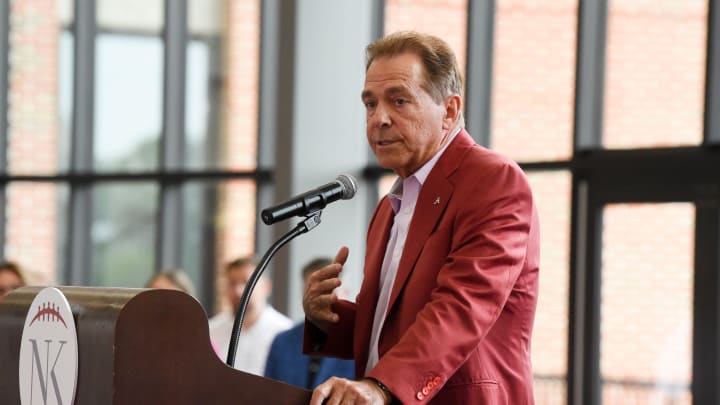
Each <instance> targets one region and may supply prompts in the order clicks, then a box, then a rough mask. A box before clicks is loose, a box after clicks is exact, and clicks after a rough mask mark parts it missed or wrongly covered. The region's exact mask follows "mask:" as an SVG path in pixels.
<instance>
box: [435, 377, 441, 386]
mask: <svg viewBox="0 0 720 405" xmlns="http://www.w3.org/2000/svg"><path fill="white" fill-rule="evenodd" d="M441 382H442V379H441V378H440V377H435V378H433V384H435V385H440V383H441Z"/></svg>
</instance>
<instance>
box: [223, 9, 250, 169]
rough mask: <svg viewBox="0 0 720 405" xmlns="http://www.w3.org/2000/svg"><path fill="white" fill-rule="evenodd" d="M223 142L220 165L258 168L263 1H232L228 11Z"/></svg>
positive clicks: (224, 50)
mask: <svg viewBox="0 0 720 405" xmlns="http://www.w3.org/2000/svg"><path fill="white" fill-rule="evenodd" d="M223 21H224V23H225V35H226V38H227V41H225V43H224V44H223V72H225V75H224V76H223V80H222V85H223V88H222V91H223V101H222V103H223V104H222V110H223V111H222V123H221V125H222V130H221V131H220V132H221V133H222V139H221V142H220V145H221V146H219V148H220V159H219V161H218V163H217V164H219V165H220V166H221V167H222V168H226V169H230V170H254V169H255V167H256V166H257V133H258V128H257V126H258V119H257V118H258V70H259V66H260V60H259V55H260V22H259V21H260V1H259V0H250V1H230V2H227V7H225V16H224V20H223Z"/></svg>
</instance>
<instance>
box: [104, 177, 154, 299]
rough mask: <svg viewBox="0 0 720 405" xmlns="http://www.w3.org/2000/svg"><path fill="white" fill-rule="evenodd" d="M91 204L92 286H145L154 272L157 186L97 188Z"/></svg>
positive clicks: (110, 186) (131, 184) (137, 184)
mask: <svg viewBox="0 0 720 405" xmlns="http://www.w3.org/2000/svg"><path fill="white" fill-rule="evenodd" d="M92 203H93V218H92V227H91V239H92V261H91V263H92V270H91V271H92V282H93V284H94V285H97V286H104V287H144V286H145V283H146V282H147V280H148V279H149V278H150V276H151V275H152V274H153V273H154V270H155V268H154V267H155V250H156V249H155V248H154V247H155V245H156V243H155V241H156V236H155V235H156V223H157V210H158V207H157V205H158V186H157V185H155V184H142V183H112V184H107V185H99V186H97V187H95V188H94V189H93V201H92Z"/></svg>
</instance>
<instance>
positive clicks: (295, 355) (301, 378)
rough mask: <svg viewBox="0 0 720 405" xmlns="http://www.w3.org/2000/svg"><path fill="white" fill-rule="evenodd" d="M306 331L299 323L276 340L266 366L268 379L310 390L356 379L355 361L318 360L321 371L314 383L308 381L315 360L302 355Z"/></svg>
mask: <svg viewBox="0 0 720 405" xmlns="http://www.w3.org/2000/svg"><path fill="white" fill-rule="evenodd" d="M303 328H304V323H300V324H298V325H295V326H294V327H292V328H291V329H289V330H286V331H284V332H281V333H279V334H278V335H277V336H275V340H273V343H272V345H271V346H270V353H268V359H267V362H266V363H265V377H268V378H272V379H274V380H278V381H283V382H286V383H288V384H293V385H297V386H299V387H304V388H307V389H313V388H315V387H316V386H318V385H319V384H321V383H322V382H323V381H325V380H327V379H328V378H330V377H333V376H334V377H342V378H349V379H352V378H354V377H355V362H354V361H352V360H341V359H335V358H331V357H316V360H315V361H316V362H317V365H319V368H318V369H317V371H316V372H315V373H314V377H313V378H312V381H308V377H309V376H310V374H311V373H310V363H311V360H312V356H308V355H305V354H303V352H302V341H303Z"/></svg>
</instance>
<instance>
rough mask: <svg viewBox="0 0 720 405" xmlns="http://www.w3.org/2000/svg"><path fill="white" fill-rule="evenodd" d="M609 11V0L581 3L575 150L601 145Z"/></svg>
mask: <svg viewBox="0 0 720 405" xmlns="http://www.w3.org/2000/svg"><path fill="white" fill-rule="evenodd" d="M607 8H608V2H607V0H590V1H580V2H579V5H578V40H577V53H576V54H577V62H576V67H575V73H576V74H575V78H576V79H575V128H574V134H573V136H574V150H575V151H579V150H583V149H592V148H596V147H599V146H600V145H601V136H602V117H603V97H604V95H603V93H604V85H605V44H606V31H607V14H608V10H607Z"/></svg>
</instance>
